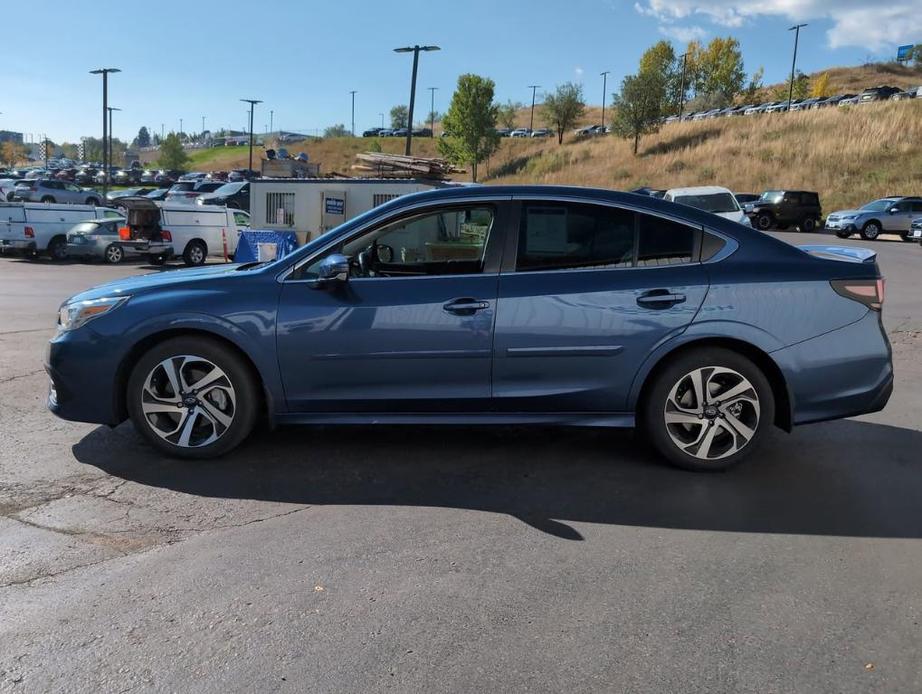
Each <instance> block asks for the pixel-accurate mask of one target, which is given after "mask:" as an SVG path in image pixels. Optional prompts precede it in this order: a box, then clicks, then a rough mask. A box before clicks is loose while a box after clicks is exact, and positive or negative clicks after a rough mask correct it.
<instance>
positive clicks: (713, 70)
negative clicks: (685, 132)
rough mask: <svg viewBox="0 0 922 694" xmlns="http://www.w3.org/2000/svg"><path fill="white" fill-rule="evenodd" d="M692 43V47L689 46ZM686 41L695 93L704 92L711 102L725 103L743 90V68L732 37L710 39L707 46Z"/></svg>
mask: <svg viewBox="0 0 922 694" xmlns="http://www.w3.org/2000/svg"><path fill="white" fill-rule="evenodd" d="M692 44H694V48H693V47H692ZM692 44H689V51H690V52H692V55H691V56H690V57H691V60H692V64H693V70H692V77H693V80H692V85H693V87H694V91H695V95H696V96H698V95H700V94H708V95H710V96H709V99H710V101H711V102H715V103H721V104H724V105H726V104H729V103H730V102H731V101H733V99H734V98H735V97H736V96H737V95H739V94H740V93H741V92H742V91H743V87H744V85H745V83H746V71H745V69H744V68H743V53H742V51H741V50H740V44H739V41H737V40H736V39H735V38H733V37H732V36H728V37H727V38H720V37H719V36H718V37H716V38H714V39H713V40H712V41H711V42H710V43H709V44H708V45H707V48H702V47H701V45H700V44H698V43H697V42H692Z"/></svg>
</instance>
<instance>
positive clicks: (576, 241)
mask: <svg viewBox="0 0 922 694" xmlns="http://www.w3.org/2000/svg"><path fill="white" fill-rule="evenodd" d="M517 218H518V220H519V225H518V235H517V241H515V242H513V243H510V244H508V245H507V246H506V251H505V254H504V261H503V272H502V274H501V275H500V280H499V297H498V300H497V314H496V329H495V338H494V361H493V398H494V406H495V407H496V408H498V409H499V410H501V411H506V412H524V411H531V412H620V411H625V410H626V409H627V400H628V393H629V391H630V388H631V384H632V382H633V380H634V375H635V373H636V372H637V369H638V367H639V366H640V364H641V363H642V362H643V360H644V359H645V358H646V357H647V355H648V354H649V353H650V351H651V350H652V349H654V348H655V347H656V346H657V345H659V344H661V343H662V342H664V341H665V340H667V339H669V338H670V337H672V336H674V335H676V334H678V333H681V332H682V331H683V330H684V329H685V328H686V327H687V326H688V324H689V323H691V321H692V320H693V319H694V317H695V314H696V313H697V311H698V309H699V308H700V306H701V303H702V301H703V300H704V296H705V294H706V293H707V289H708V279H707V274H706V272H705V270H704V268H703V267H702V266H701V264H700V263H698V262H697V261H696V259H697V258H698V257H699V248H700V239H701V230H700V229H696V228H694V227H690V226H687V225H685V224H682V223H679V222H677V221H675V220H671V219H667V218H665V217H658V216H651V215H648V214H643V213H636V212H634V211H632V210H629V209H624V208H619V207H610V206H603V205H597V204H586V203H582V202H567V201H545V200H528V199H525V200H522V201H521V204H520V209H519V210H518V213H517Z"/></svg>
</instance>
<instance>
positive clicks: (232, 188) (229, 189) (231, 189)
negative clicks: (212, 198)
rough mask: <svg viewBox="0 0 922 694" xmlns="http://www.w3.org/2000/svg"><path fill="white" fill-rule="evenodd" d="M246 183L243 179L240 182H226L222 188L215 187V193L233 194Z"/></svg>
mask: <svg viewBox="0 0 922 694" xmlns="http://www.w3.org/2000/svg"><path fill="white" fill-rule="evenodd" d="M245 185H246V183H245V182H242V181H241V182H239V183H225V184H224V185H223V186H221V187H220V188H217V189H215V191H214V193H215V195H233V194H234V193H236V192H237V191H239V190H240V189H241V188H243V186H245Z"/></svg>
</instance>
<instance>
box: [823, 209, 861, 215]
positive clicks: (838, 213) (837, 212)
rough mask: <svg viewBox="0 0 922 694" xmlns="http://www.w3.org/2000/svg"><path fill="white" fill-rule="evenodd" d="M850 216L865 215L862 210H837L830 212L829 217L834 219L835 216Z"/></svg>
mask: <svg viewBox="0 0 922 694" xmlns="http://www.w3.org/2000/svg"><path fill="white" fill-rule="evenodd" d="M850 214H864V212H862V211H861V210H836V211H835V212H830V213H829V216H830V217H832V216H833V215H835V216H836V217H844V216H845V215H850Z"/></svg>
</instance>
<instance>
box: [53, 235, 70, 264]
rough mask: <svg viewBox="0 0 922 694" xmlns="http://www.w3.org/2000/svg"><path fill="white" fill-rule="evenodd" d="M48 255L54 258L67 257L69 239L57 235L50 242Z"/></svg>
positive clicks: (62, 258)
mask: <svg viewBox="0 0 922 694" xmlns="http://www.w3.org/2000/svg"><path fill="white" fill-rule="evenodd" d="M48 257H49V258H51V259H52V260H64V259H66V258H67V239H65V238H64V237H63V236H55V237H54V238H53V239H51V241H49V242H48Z"/></svg>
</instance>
